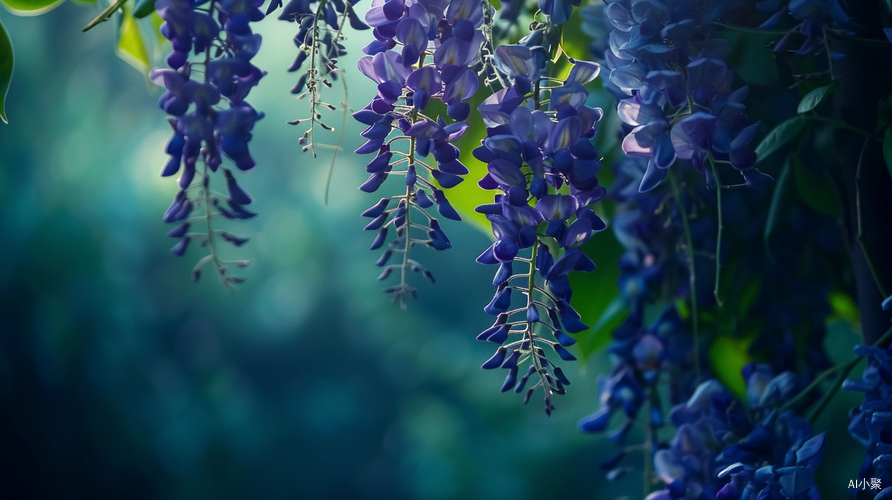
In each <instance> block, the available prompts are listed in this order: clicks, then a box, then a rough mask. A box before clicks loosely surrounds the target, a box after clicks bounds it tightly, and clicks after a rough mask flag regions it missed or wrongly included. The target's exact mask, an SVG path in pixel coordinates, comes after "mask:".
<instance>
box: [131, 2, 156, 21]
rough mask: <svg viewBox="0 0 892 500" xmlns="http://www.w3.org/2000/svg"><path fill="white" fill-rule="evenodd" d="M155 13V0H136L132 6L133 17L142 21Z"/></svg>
mask: <svg viewBox="0 0 892 500" xmlns="http://www.w3.org/2000/svg"><path fill="white" fill-rule="evenodd" d="M152 12H155V0H136V5H134V6H133V17H135V18H137V19H142V18H144V17H146V16H148V15H149V14H151V13H152Z"/></svg>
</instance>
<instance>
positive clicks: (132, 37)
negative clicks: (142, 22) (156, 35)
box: [116, 6, 152, 74]
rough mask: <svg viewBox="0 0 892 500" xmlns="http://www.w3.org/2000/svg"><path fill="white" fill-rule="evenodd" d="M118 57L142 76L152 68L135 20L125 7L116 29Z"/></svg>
mask: <svg viewBox="0 0 892 500" xmlns="http://www.w3.org/2000/svg"><path fill="white" fill-rule="evenodd" d="M116 52H117V54H118V57H120V58H121V59H123V60H124V61H125V62H127V63H128V64H130V65H131V66H133V67H134V68H136V69H138V70H139V71H140V72H141V73H143V74H148V72H149V69H151V67H152V61H151V59H150V58H149V50H148V48H147V47H146V42H145V40H144V39H143V37H142V33H141V32H140V30H139V26H137V24H136V19H135V18H134V17H133V14H131V12H130V8H129V7H127V6H125V7H124V12H123V15H122V18H121V26H120V28H119V29H118V46H117V48H116Z"/></svg>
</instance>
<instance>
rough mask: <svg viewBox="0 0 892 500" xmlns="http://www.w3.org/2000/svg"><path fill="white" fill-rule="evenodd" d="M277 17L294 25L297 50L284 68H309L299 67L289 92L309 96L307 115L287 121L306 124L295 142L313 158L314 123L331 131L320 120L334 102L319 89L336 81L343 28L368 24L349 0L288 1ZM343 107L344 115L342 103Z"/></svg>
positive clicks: (272, 4)
mask: <svg viewBox="0 0 892 500" xmlns="http://www.w3.org/2000/svg"><path fill="white" fill-rule="evenodd" d="M281 6H282V1H281V0H274V1H272V2H270V5H269V7H268V8H267V12H266V13H267V15H269V14H270V13H272V12H273V11H275V10H276V9H277V8H279V7H281ZM279 19H280V20H282V21H289V22H294V23H296V24H297V25H298V30H297V34H296V35H294V44H295V45H297V48H298V53H297V56H296V57H295V59H294V62H293V63H292V64H291V66H289V67H288V71H289V72H298V71H301V70H303V68H304V66H305V65H306V64H307V63H309V67H308V68H306V69H305V70H303V72H302V73H301V75H300V77H299V78H298V80H297V83H296V84H295V85H294V87H293V88H292V89H291V93H292V94H298V98H305V97H306V98H308V99H309V104H310V109H309V116H308V117H307V118H301V119H297V120H293V121H290V122H288V123H289V124H291V125H299V124H305V123H308V124H309V126H308V128H306V129H305V130H304V132H303V135H302V136H301V138H300V141H299V142H300V144H301V145H302V146H303V151H304V152H307V151H311V152H312V153H313V156H314V157H315V156H316V137H315V134H316V125H319V127H321V128H322V129H324V130H328V131H333V130H334V127H333V126H331V125H328V124H326V123H325V122H324V121H322V110H323V109H327V110H329V111H334V110H335V109H336V106H335V105H334V104H331V103H328V102H326V101H324V100H323V98H322V88H323V87H331V86H332V82H333V81H334V80H337V78H338V74H339V73H338V69H339V66H338V58H340V57H343V56H345V55H346V54H347V49H346V47H345V46H344V43H343V42H344V40H345V39H346V36H345V35H344V28H345V27H346V26H347V24H349V25H350V26H351V27H352V28H353V29H355V30H367V29H369V27H368V25H366V24H365V23H363V22H362V20H360V19H359V16H358V15H357V14H356V11H355V10H354V9H353V4H352V3H351V2H350V1H349V0H291V1H290V2H288V4H286V5H285V6H284V7H283V9H282V12H281V13H280V14H279ZM345 92H346V83H345ZM345 101H346V96H345ZM344 106H345V109H344V112H345V114H346V103H345V104H344ZM345 117H346V115H345Z"/></svg>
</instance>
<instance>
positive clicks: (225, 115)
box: [150, 0, 264, 286]
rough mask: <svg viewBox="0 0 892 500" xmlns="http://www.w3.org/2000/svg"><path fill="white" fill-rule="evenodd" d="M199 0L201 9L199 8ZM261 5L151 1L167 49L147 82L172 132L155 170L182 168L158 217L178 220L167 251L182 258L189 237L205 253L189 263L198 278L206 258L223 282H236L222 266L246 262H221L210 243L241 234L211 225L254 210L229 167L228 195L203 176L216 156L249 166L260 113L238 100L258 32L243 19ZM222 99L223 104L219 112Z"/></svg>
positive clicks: (238, 241) (257, 14) (255, 77)
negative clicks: (155, 88)
mask: <svg viewBox="0 0 892 500" xmlns="http://www.w3.org/2000/svg"><path fill="white" fill-rule="evenodd" d="M205 3H207V7H206V8H202V7H201V5H202V4H205ZM261 4H262V0H260V1H258V0H220V1H216V0H211V1H210V2H194V1H193V0H159V1H158V2H157V4H156V7H157V10H158V14H159V15H160V16H161V18H162V19H164V24H162V25H161V33H162V34H163V35H164V36H165V37H166V38H167V39H168V40H170V42H171V44H172V46H173V51H172V52H171V53H170V55H169V56H168V57H167V62H168V64H169V65H170V68H157V69H154V70H152V72H151V73H150V77H151V79H152V81H153V82H155V83H156V84H158V85H163V86H164V88H165V89H166V91H165V92H164V93H163V94H162V95H161V98H160V99H159V101H158V104H159V106H160V107H161V109H163V110H164V111H166V112H167V113H168V114H170V115H172V118H171V119H170V124H171V126H172V127H173V129H174V133H173V135H172V136H171V138H170V141H169V142H168V143H167V149H166V152H167V154H169V155H170V159H169V160H168V162H167V164H166V165H165V166H164V168H163V170H162V171H161V175H162V176H165V177H166V176H171V175H175V174H177V173H178V172H182V173H181V174H180V178H179V185H180V191H179V192H177V194H176V196H175V197H174V201H173V203H172V204H171V206H170V208H168V209H167V212H166V213H165V214H164V222H180V223H181V224H180V225H179V226H178V227H177V228H175V229H173V230H171V231H170V232H169V233H168V236H170V237H173V238H179V239H180V240H179V242H178V243H177V244H176V245H175V246H174V247H173V248H172V249H171V252H172V253H174V254H176V255H183V254H184V253H185V251H186V247H187V245H188V244H189V242H190V241H191V240H193V239H198V240H200V242H201V243H202V245H207V246H208V248H209V249H210V254H209V255H208V256H206V257H204V258H202V259H201V260H200V261H199V263H198V265H196V266H195V269H194V270H193V277H194V278H195V279H196V280H197V279H198V277H199V275H200V272H201V268H202V266H203V265H204V264H206V263H208V262H210V261H213V262H214V265H215V267H216V270H217V273H218V274H219V276H220V278H221V279H222V280H223V283H224V284H226V285H227V286H229V285H230V284H232V283H239V282H240V281H241V280H242V279H241V278H238V277H235V276H231V275H230V274H228V272H227V267H226V265H227V264H233V265H236V266H245V265H247V264H248V263H249V261H234V262H225V261H223V260H221V259H220V258H219V257H218V255H217V250H216V243H217V242H218V241H220V240H222V241H225V242H227V243H231V244H233V245H235V246H241V245H242V244H244V243H245V242H246V241H247V239H245V238H241V237H238V236H235V235H232V234H230V233H228V232H226V231H222V230H214V229H212V224H211V223H212V221H213V219H214V218H216V217H220V216H222V217H224V218H227V219H247V218H250V217H253V216H254V215H255V214H254V213H253V212H250V211H248V210H247V209H245V208H244V206H245V205H248V204H250V203H251V201H252V199H251V197H250V196H249V195H248V194H247V193H246V192H245V191H244V190H243V189H242V188H241V187H240V186H239V185H238V182H237V181H236V178H235V176H234V175H233V173H232V171H231V170H230V169H227V168H224V169H223V172H224V174H225V177H226V187H227V191H228V195H222V194H218V193H216V192H213V191H211V187H210V182H211V175H210V174H211V173H214V172H216V171H217V170H218V169H219V168H220V166H221V165H222V163H223V156H226V157H227V158H229V159H230V160H231V161H232V162H233V163H235V166H236V167H237V168H238V170H242V171H244V170H250V169H252V168H254V165H255V162H254V159H253V158H252V157H251V154H250V152H249V150H248V142H249V141H250V140H251V136H252V135H251V130H252V129H253V128H254V123H256V122H257V120H260V119H261V118H263V113H258V112H257V111H255V110H254V108H252V107H251V105H249V104H248V103H247V102H245V98H246V97H247V96H248V93H249V92H250V91H251V89H252V88H253V87H255V86H256V85H257V83H258V82H259V81H260V79H261V78H262V77H263V75H264V72H263V71H261V70H260V69H259V68H257V67H256V66H254V65H253V64H252V63H251V59H252V58H253V57H254V56H255V55H256V54H257V51H258V49H259V48H260V41H261V37H260V35H257V34H254V33H253V32H252V30H251V27H250V23H252V22H256V21H259V20H261V19H262V18H263V17H264V15H263V12H261V11H260V10H259V7H260V5H261ZM193 51H194V53H195V54H199V55H203V59H202V60H199V61H193V62H190V61H189V53H190V52H193ZM193 72H195V73H198V74H200V75H202V76H203V78H202V81H196V80H194V79H192V76H193ZM221 104H225V105H226V107H225V108H223V109H220V108H221ZM199 159H200V160H201V161H202V162H203V164H204V167H203V169H202V170H201V172H197V170H198V167H197V165H196V164H197V162H198V160H199ZM196 175H198V178H197V180H196ZM199 206H201V207H203V208H204V215H201V216H196V217H192V218H191V219H190V218H189V216H190V214H191V213H192V211H193V209H194V208H196V207H199ZM194 222H202V223H204V225H205V227H206V230H205V231H203V232H202V231H199V232H191V231H190V227H191V225H192V224H193V223H194ZM217 238H219V240H218V239H217Z"/></svg>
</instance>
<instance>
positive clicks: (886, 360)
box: [842, 345, 892, 498]
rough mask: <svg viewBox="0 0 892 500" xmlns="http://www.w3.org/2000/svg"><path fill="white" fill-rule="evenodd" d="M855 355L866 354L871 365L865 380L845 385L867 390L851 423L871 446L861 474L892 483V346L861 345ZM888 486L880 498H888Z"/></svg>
mask: <svg viewBox="0 0 892 500" xmlns="http://www.w3.org/2000/svg"><path fill="white" fill-rule="evenodd" d="M855 355H856V356H864V357H866V358H867V367H866V368H864V374H863V375H862V378H861V380H846V381H845V382H844V383H843V386H842V387H843V389H847V390H850V391H859V392H863V393H864V402H862V403H861V405H860V406H859V407H856V408H854V409H853V411H852V413H851V415H852V418H851V422H850V424H849V433H850V434H851V435H852V437H854V438H855V439H856V440H857V441H858V442H860V443H861V444H863V445H864V446H866V447H867V454H866V456H865V457H864V464H863V465H862V467H861V470H860V471H859V472H858V477H859V478H862V479H870V478H876V479H878V480H879V482H880V484H883V485H888V484H890V483H892V438H890V436H892V418H890V413H889V411H890V409H892V348H889V349H882V348H880V347H873V346H863V345H860V346H856V347H855ZM887 489H889V488H886V489H883V490H881V492H880V493H879V495H877V496H876V498H887V497H888V496H889V494H884V492H885V491H887ZM859 491H860V490H859ZM876 493H878V491H870V492H868V493H867V494H871V495H872V494H876Z"/></svg>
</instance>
